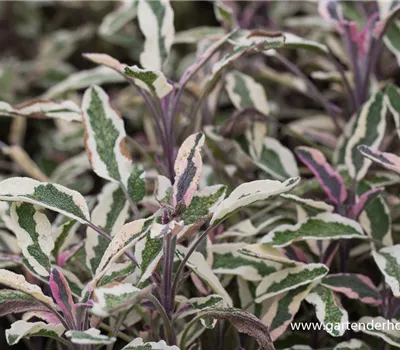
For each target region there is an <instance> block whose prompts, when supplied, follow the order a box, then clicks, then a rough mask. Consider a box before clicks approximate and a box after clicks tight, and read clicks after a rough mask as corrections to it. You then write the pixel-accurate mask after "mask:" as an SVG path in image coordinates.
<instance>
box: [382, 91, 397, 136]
mask: <svg viewBox="0 0 400 350" xmlns="http://www.w3.org/2000/svg"><path fill="white" fill-rule="evenodd" d="M385 103H386V105H387V107H388V109H389V111H390V113H391V114H392V116H393V120H394V124H395V126H396V130H397V135H398V136H399V137H400V89H399V88H398V87H397V86H395V85H388V86H387V87H386V90H385Z"/></svg>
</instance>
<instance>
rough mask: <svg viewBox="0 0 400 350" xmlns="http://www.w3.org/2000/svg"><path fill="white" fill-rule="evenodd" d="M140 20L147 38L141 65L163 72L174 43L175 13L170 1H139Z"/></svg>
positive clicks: (141, 56)
mask: <svg viewBox="0 0 400 350" xmlns="http://www.w3.org/2000/svg"><path fill="white" fill-rule="evenodd" d="M138 19H139V26H140V30H141V31H142V33H143V35H144V37H145V43H144V49H143V52H142V53H141V54H140V64H141V65H142V66H143V67H145V68H151V69H158V70H161V68H162V66H163V63H164V62H165V60H166V59H167V57H168V54H169V50H170V48H171V45H172V43H173V41H174V35H175V28H174V12H173V10H172V7H171V5H170V3H169V1H168V0H156V1H148V0H139V5H138Z"/></svg>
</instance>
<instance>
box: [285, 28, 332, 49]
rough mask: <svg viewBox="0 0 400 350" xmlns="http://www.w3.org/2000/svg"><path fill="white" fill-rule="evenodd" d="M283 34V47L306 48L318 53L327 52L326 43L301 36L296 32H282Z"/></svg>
mask: <svg viewBox="0 0 400 350" xmlns="http://www.w3.org/2000/svg"><path fill="white" fill-rule="evenodd" d="M283 35H284V36H285V48H288V49H307V50H309V51H315V52H318V53H322V54H326V53H328V48H327V46H326V45H324V44H321V43H319V42H317V41H314V40H309V39H305V38H302V37H300V36H298V35H296V34H293V33H288V32H284V33H283Z"/></svg>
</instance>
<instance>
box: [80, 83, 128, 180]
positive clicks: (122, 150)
mask: <svg viewBox="0 0 400 350" xmlns="http://www.w3.org/2000/svg"><path fill="white" fill-rule="evenodd" d="M82 110H83V122H84V127H85V144H86V152H87V153H88V155H89V160H90V163H91V164H92V168H93V170H94V171H95V173H96V174H97V175H99V176H100V177H102V178H104V179H107V180H111V181H116V182H121V183H122V184H123V185H124V186H126V185H127V182H128V178H129V176H130V174H131V172H132V168H133V166H132V158H131V156H130V154H129V151H128V149H127V145H126V133H125V127H124V122H123V120H122V117H121V115H120V114H119V113H118V112H117V111H116V110H115V109H114V108H113V107H112V106H111V104H110V101H109V98H108V96H107V94H106V93H105V92H104V90H103V89H102V88H100V87H99V86H95V85H93V86H91V87H90V88H89V89H87V90H86V91H85V94H84V96H83V101H82Z"/></svg>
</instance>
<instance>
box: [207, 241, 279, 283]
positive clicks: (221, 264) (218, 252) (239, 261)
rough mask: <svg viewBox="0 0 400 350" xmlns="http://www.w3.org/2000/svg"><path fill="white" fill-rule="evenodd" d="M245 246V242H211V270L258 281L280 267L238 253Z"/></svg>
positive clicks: (274, 263)
mask: <svg viewBox="0 0 400 350" xmlns="http://www.w3.org/2000/svg"><path fill="white" fill-rule="evenodd" d="M245 246H246V243H222V244H213V245H212V246H211V247H210V252H211V253H212V254H213V264H212V269H213V272H214V273H215V274H225V275H238V276H241V277H242V278H244V279H245V280H248V281H259V280H261V279H262V278H263V277H265V276H268V275H269V274H271V273H273V272H276V271H277V270H278V269H279V268H280V266H281V265H280V264H278V263H276V262H271V261H268V260H259V259H255V258H253V257H251V256H249V255H243V254H240V252H239V250H240V249H241V248H244V247H245Z"/></svg>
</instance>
